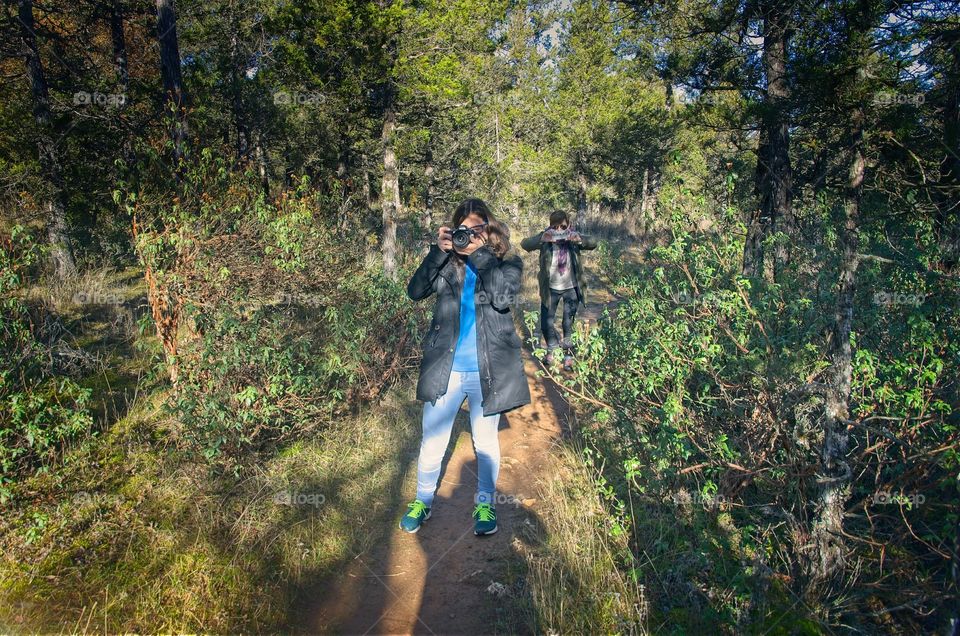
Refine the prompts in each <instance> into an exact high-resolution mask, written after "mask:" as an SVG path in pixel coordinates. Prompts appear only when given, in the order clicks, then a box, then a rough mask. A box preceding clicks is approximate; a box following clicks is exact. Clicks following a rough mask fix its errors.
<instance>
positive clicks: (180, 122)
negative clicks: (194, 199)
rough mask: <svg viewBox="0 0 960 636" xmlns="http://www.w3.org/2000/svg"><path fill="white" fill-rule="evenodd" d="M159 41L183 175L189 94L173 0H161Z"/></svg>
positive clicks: (176, 152)
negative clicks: (182, 163)
mask: <svg viewBox="0 0 960 636" xmlns="http://www.w3.org/2000/svg"><path fill="white" fill-rule="evenodd" d="M157 42H158V43H159V45H160V75H161V77H162V79H163V91H164V93H165V95H166V100H167V107H168V109H170V111H172V112H168V113H167V115H168V116H170V117H171V118H172V119H171V123H170V129H169V135H170V140H171V142H172V143H173V161H174V172H175V173H176V175H177V177H178V178H179V177H180V176H181V174H182V166H181V165H180V164H181V161H182V160H183V158H184V156H185V153H186V139H187V117H186V95H185V94H184V90H183V78H182V76H181V75H180V45H179V43H178V40H177V14H176V10H175V9H174V5H173V0H157Z"/></svg>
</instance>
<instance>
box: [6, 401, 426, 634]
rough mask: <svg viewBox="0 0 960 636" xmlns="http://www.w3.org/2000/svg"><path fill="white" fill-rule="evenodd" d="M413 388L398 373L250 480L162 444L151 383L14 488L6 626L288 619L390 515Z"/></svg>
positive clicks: (409, 433)
mask: <svg viewBox="0 0 960 636" xmlns="http://www.w3.org/2000/svg"><path fill="white" fill-rule="evenodd" d="M410 395H411V389H410V387H409V386H407V385H406V384H404V385H402V386H398V387H396V388H395V389H394V390H393V391H390V392H389V393H388V394H387V395H386V396H385V397H384V400H383V403H382V404H381V405H380V406H379V408H377V409H376V411H375V412H374V411H368V412H366V413H364V414H362V415H360V416H358V417H355V418H350V419H346V420H343V421H341V422H339V423H337V425H336V426H334V427H332V428H327V429H325V430H324V431H323V433H322V434H321V435H320V436H318V437H316V438H312V439H303V440H300V441H298V442H297V443H295V444H293V445H292V446H290V447H288V448H286V449H283V451H282V452H280V453H278V454H277V455H276V456H274V457H273V458H271V459H270V460H269V461H266V462H265V463H264V464H262V465H261V466H260V467H259V468H258V469H257V470H256V471H254V472H253V473H252V474H249V475H247V476H246V477H245V478H244V479H243V480H241V481H239V482H234V481H233V480H230V481H225V480H222V479H214V478H212V477H211V476H210V475H209V473H208V471H207V470H206V468H205V467H204V466H203V465H202V464H200V463H195V462H193V461H190V460H187V459H185V458H184V457H182V456H181V455H180V454H179V453H178V452H177V451H176V450H175V449H174V448H173V447H168V448H164V447H163V446H162V444H157V442H156V440H158V439H165V438H166V435H165V434H164V433H163V429H164V428H165V427H170V426H172V423H171V422H165V421H164V419H163V418H164V416H163V415H162V412H161V410H160V409H159V403H160V399H161V396H159V395H157V396H155V399H154V400H153V401H152V402H151V403H149V404H143V405H141V406H139V407H138V408H137V409H136V410H135V411H133V412H131V413H128V414H127V416H126V417H125V418H124V419H122V420H121V421H119V422H117V423H116V424H115V425H114V427H113V428H112V429H111V430H110V431H109V432H108V434H107V435H106V436H104V441H101V442H97V443H94V442H92V443H91V444H88V445H86V446H83V447H80V448H77V449H74V453H73V456H71V457H68V459H67V465H68V466H69V467H70V468H67V469H65V470H64V471H62V473H61V474H58V475H57V476H56V477H55V478H54V477H50V476H48V477H45V478H43V477H41V478H35V479H33V480H30V481H27V482H25V483H24V484H22V486H21V487H20V488H19V489H18V490H19V495H20V497H19V499H18V503H17V504H16V506H11V507H10V509H8V510H5V511H4V516H3V519H2V521H0V546H2V554H3V558H2V560H0V632H27V631H29V632H33V631H63V630H71V631H92V630H97V631H100V630H103V631H109V632H119V631H124V632H127V631H139V632H144V631H145V632H185V631H186V632H196V631H201V630H202V631H204V632H236V631H274V630H280V629H284V628H285V627H286V625H287V623H288V621H289V618H290V613H291V611H292V608H293V607H294V605H295V604H296V603H297V593H298V591H300V590H302V589H303V588H305V587H306V586H307V585H309V584H310V583H313V582H315V581H316V580H318V579H320V578H322V577H324V576H326V575H328V574H329V573H331V572H333V571H335V570H336V569H338V568H339V567H340V566H342V564H343V563H345V562H346V561H347V560H348V559H350V558H351V557H352V556H353V555H354V554H356V552H358V551H359V550H362V549H365V548H367V547H369V546H370V545H372V544H373V543H375V542H377V541H378V540H379V536H380V532H381V530H380V528H383V527H392V524H386V526H385V525H384V523H383V519H384V518H385V517H386V516H388V515H393V514H394V513H395V508H397V506H396V505H391V502H392V501H393V499H395V498H398V495H399V490H400V487H401V485H402V480H403V475H404V472H405V470H406V469H407V464H408V460H409V457H408V455H409V452H408V451H409V448H410V444H411V440H414V438H415V435H414V433H416V432H417V431H416V430H415V429H416V427H415V426H414V424H415V423H416V418H415V417H413V418H412V417H411V416H412V415H414V413H413V410H411V409H414V407H415V404H411V402H410V399H409V396H410ZM414 441H415V440H414ZM62 484H70V487H69V491H65V490H64V489H63V488H61V487H60V486H61V485H62Z"/></svg>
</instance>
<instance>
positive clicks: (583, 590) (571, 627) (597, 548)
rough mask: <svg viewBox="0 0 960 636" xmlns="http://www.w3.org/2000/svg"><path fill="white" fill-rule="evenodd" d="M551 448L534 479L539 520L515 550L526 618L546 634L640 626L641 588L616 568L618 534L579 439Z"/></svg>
mask: <svg viewBox="0 0 960 636" xmlns="http://www.w3.org/2000/svg"><path fill="white" fill-rule="evenodd" d="M553 455H554V458H553V460H552V461H553V462H554V464H555V465H554V466H552V467H549V468H547V470H545V472H544V474H545V475H549V476H550V477H547V478H545V479H544V480H543V481H541V482H540V483H539V484H538V492H539V495H538V497H539V499H540V500H541V501H543V502H544V503H545V504H546V505H544V506H543V507H542V508H541V509H540V511H539V512H540V518H539V522H540V527H539V528H537V529H536V530H533V531H531V533H532V536H531V537H530V538H531V543H532V546H533V547H531V548H529V549H525V550H522V553H523V555H524V557H525V560H526V565H527V572H526V585H527V587H528V590H529V596H530V600H529V603H530V605H529V607H526V608H521V611H522V612H523V613H525V614H526V615H527V616H526V619H525V620H526V622H528V623H530V624H534V625H536V626H537V631H538V632H539V631H543V632H546V633H548V634H590V633H594V634H599V633H605V634H645V633H647V632H648V629H647V628H646V624H647V607H646V600H645V598H644V590H643V588H642V586H638V585H636V584H635V583H633V582H632V581H630V580H628V579H627V578H626V577H625V576H624V575H623V573H622V572H621V570H620V568H618V567H617V561H618V559H617V554H621V555H622V554H626V553H627V552H628V550H627V535H626V533H620V534H617V533H616V532H613V531H611V528H612V525H611V523H610V521H609V518H608V516H607V515H606V514H605V512H604V510H603V506H602V505H601V502H600V501H599V500H598V497H597V494H596V487H595V485H594V481H593V477H592V475H591V473H590V470H589V467H588V466H587V465H586V464H585V463H584V461H583V456H582V454H581V448H580V446H579V444H578V443H576V442H573V443H572V444H568V443H567V442H564V443H562V444H561V443H558V445H557V446H556V447H555V452H554V453H553Z"/></svg>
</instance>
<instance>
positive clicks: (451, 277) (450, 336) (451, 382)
mask: <svg viewBox="0 0 960 636" xmlns="http://www.w3.org/2000/svg"><path fill="white" fill-rule="evenodd" d="M455 228H467V229H469V230H471V231H472V236H471V239H470V243H469V244H468V245H467V246H466V247H464V248H462V249H457V248H456V247H454V245H453V242H452V240H451V239H452V233H453V230H454V229H455ZM509 250H510V241H509V230H508V229H507V228H506V226H505V225H503V224H502V223H500V222H499V221H497V220H496V219H495V218H494V216H493V214H492V212H491V211H490V209H489V207H487V205H486V203H484V202H483V201H482V200H480V199H467V200H466V201H464V202H463V203H461V204H460V205H459V206H458V207H457V209H456V211H455V212H454V214H453V221H452V223H451V227H447V226H444V227H441V228H440V229H439V231H438V232H437V243H436V244H434V245H431V246H430V252H429V253H428V254H427V255H426V257H424V259H423V262H422V263H421V264H420V266H419V267H418V268H417V271H416V272H415V273H414V275H413V277H412V278H411V279H410V282H409V284H408V285H407V295H408V296H410V298H411V299H412V300H422V299H424V298H427V297H428V296H431V295H434V294H435V295H436V304H435V305H434V311H433V320H432V322H431V323H430V328H429V330H428V331H427V333H426V334H425V335H424V337H423V341H422V347H423V359H422V361H421V363H420V377H419V380H418V381H417V399H419V400H422V401H423V403H424V404H423V420H422V427H423V438H422V441H421V444H420V456H419V460H418V464H417V497H416V499H415V500H414V501H413V502H412V503H411V504H409V505H408V506H407V513H406V514H405V515H404V516H403V517H402V518H401V519H400V528H401V529H402V530H405V531H407V532H416V531H417V530H419V529H420V526H421V524H422V523H423V522H424V521H425V520H427V519H429V518H430V508H431V506H432V505H433V496H434V492H435V491H436V487H437V479H438V477H439V475H440V465H441V463H442V461H443V455H444V451H446V448H447V444H448V443H449V440H450V432H451V430H452V428H453V420H454V418H455V417H456V414H457V412H458V411H459V410H460V405H461V404H463V401H464V399H466V400H467V402H468V405H469V410H470V428H471V433H472V436H473V446H474V450H475V452H476V454H477V465H478V484H477V492H476V494H475V496H474V504H475V507H474V510H473V519H474V533H475V534H477V535H486V534H493V533H494V532H496V531H497V518H496V507H495V505H494V504H495V490H496V482H497V475H498V473H499V468H500V443H499V439H498V437H497V426H498V424H499V421H500V414H501V413H503V412H505V411H509V410H510V409H514V408H516V407H518V406H522V405H524V404H529V403H530V388H529V386H528V385H527V377H526V374H525V373H524V370H523V361H522V359H521V357H520V345H521V340H520V337H519V336H518V335H517V332H516V328H515V327H514V324H513V316H512V312H511V310H510V306H511V305H513V304H515V303H516V300H517V296H518V294H519V292H520V281H521V275H522V273H523V263H522V261H521V260H520V257H519V256H517V255H516V254H508V252H509Z"/></svg>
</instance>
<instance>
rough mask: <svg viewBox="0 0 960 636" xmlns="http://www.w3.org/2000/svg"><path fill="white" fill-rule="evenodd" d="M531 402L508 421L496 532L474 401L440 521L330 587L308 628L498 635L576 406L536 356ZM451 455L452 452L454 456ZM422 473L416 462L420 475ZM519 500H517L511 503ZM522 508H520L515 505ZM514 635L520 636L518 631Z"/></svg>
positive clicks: (396, 537)
mask: <svg viewBox="0 0 960 636" xmlns="http://www.w3.org/2000/svg"><path fill="white" fill-rule="evenodd" d="M523 355H524V366H525V369H526V373H527V381H528V382H529V384H530V393H531V398H532V400H531V403H530V404H529V405H527V406H525V407H522V408H519V409H515V410H513V411H510V412H508V413H506V414H504V415H501V418H500V454H501V462H500V475H499V479H498V480H497V496H498V498H499V503H498V505H497V523H498V526H499V530H498V532H497V533H496V534H493V535H489V536H484V537H477V536H475V535H474V534H473V519H472V517H471V513H472V510H473V493H474V491H475V489H476V485H477V476H476V475H477V461H476V457H475V455H474V451H473V446H472V442H471V438H470V433H469V424H468V423H467V424H466V426H463V419H465V409H466V403H464V406H463V409H464V411H462V412H461V413H460V415H459V416H458V419H459V421H458V424H457V425H456V426H455V428H454V433H453V435H452V436H451V444H454V445H455V448H454V450H453V453H452V455H451V456H450V457H449V459H448V461H447V463H446V464H445V465H444V467H443V469H442V472H441V475H440V485H439V487H438V489H437V493H436V496H435V499H434V505H433V508H432V511H431V517H430V519H429V520H428V521H427V522H426V523H425V524H424V525H423V526H422V527H421V528H420V530H419V531H418V532H417V533H415V534H407V533H405V532H403V531H401V530H400V529H398V528H397V527H396V523H397V520H398V519H399V517H400V514H402V511H401V510H397V511H396V515H395V517H396V519H393V520H392V521H391V524H393V531H392V532H391V533H390V534H389V535H388V536H387V537H386V539H385V541H384V543H383V544H382V545H380V546H378V547H377V548H374V549H373V550H372V551H370V552H367V553H363V554H360V555H358V556H357V557H356V558H354V560H353V561H352V562H351V563H350V564H349V565H348V566H347V568H346V570H345V571H344V572H343V573H342V574H341V575H340V576H338V577H336V578H335V579H334V580H333V581H331V582H330V585H329V587H328V590H330V592H329V593H328V594H327V596H326V597H325V598H323V599H321V600H320V601H319V603H318V605H316V606H315V607H314V608H313V609H312V610H311V611H310V615H309V617H308V620H307V625H305V626H304V627H305V628H306V629H307V630H308V631H310V632H314V633H330V634H437V635H447V634H492V633H494V632H496V631H497V628H496V625H497V616H498V605H500V600H499V598H498V595H497V594H496V586H493V588H491V584H492V583H502V582H504V581H505V573H506V569H507V568H508V567H509V565H510V561H511V559H517V558H518V557H517V555H516V552H515V550H514V549H513V547H512V546H513V545H514V541H515V540H519V539H518V533H520V532H521V531H522V529H523V528H522V527H523V525H524V524H526V523H529V522H530V519H531V518H535V515H536V510H537V508H538V507H539V506H540V505H542V503H541V502H540V501H538V500H537V499H536V494H535V493H536V491H537V484H536V482H537V480H538V479H542V478H543V477H544V475H543V473H544V472H545V471H546V470H547V468H548V466H549V461H548V460H549V455H550V448H551V445H552V444H553V443H554V442H555V441H556V440H558V439H560V438H561V437H562V435H563V424H562V422H564V421H565V417H566V413H567V406H566V402H565V401H564V400H563V399H562V398H561V397H560V396H559V395H558V394H557V393H556V389H555V388H554V387H553V386H552V385H549V384H547V383H544V382H542V381H541V380H540V379H539V378H537V376H536V369H537V368H538V366H539V365H538V363H537V362H536V360H534V359H533V358H532V357H531V356H530V355H529V354H528V353H527V352H526V351H524V352H523ZM448 452H449V451H448ZM411 470H412V471H413V472H414V473H415V472H416V463H415V462H414V464H413V466H412V469H411ZM508 498H509V499H508ZM514 502H516V503H514ZM511 631H512V630H511Z"/></svg>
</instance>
